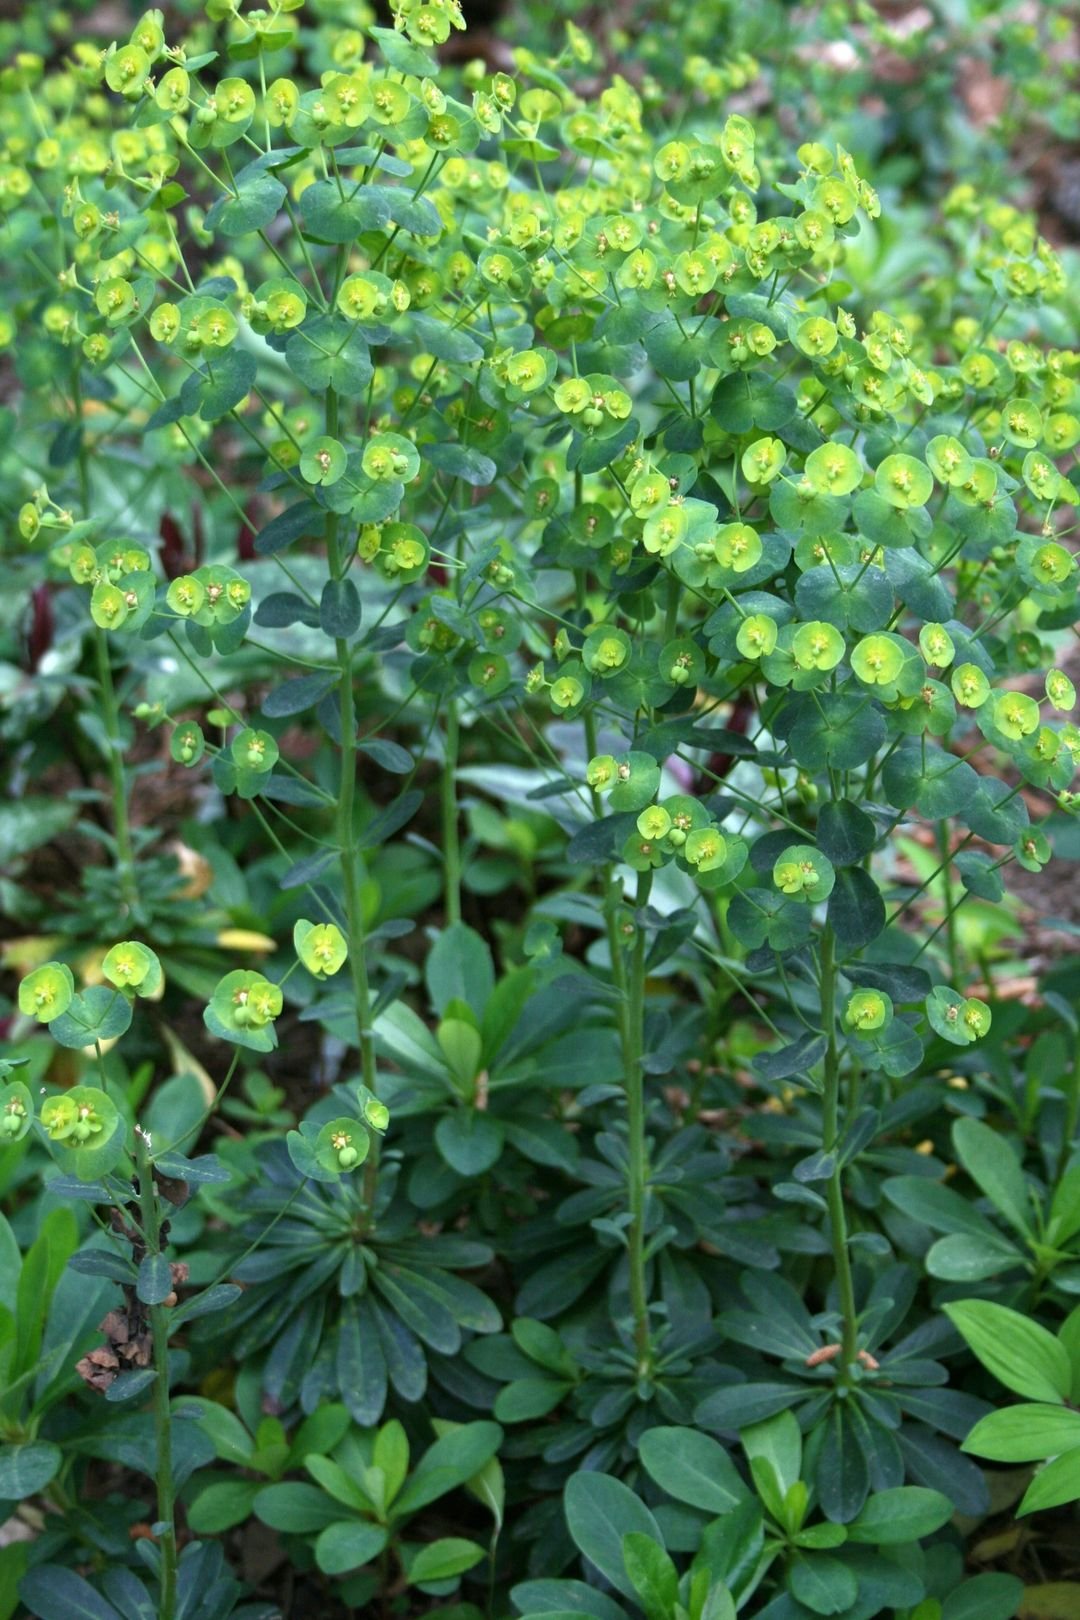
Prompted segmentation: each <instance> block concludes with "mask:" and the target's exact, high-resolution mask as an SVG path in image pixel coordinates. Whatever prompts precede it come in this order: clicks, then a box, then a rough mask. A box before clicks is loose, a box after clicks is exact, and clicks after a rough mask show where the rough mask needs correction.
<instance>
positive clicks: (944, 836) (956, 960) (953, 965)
mask: <svg viewBox="0 0 1080 1620" xmlns="http://www.w3.org/2000/svg"><path fill="white" fill-rule="evenodd" d="M937 839H938V854H939V855H940V856H941V868H940V871H941V892H942V898H943V900H944V902H945V949H946V952H947V953H948V957H949V974H950V976H951V978H952V982H953V984H959V982H960V955H959V951H958V948H957V938H956V904H955V902H954V900H953V886H952V878H951V876H950V874H949V862H950V861H951V859H952V853H951V851H950V849H949V823H948V822H947V821H939V822H938V830H937Z"/></svg>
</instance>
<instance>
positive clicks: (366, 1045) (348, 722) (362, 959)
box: [326, 388, 379, 1220]
mask: <svg viewBox="0 0 1080 1620" xmlns="http://www.w3.org/2000/svg"><path fill="white" fill-rule="evenodd" d="M326 431H327V433H328V435H330V437H332V438H336V437H337V431H338V397H337V394H336V392H335V391H334V389H332V388H328V389H327V391H326ZM326 549H327V558H328V561H329V563H330V572H331V574H332V575H333V577H334V579H341V578H343V576H344V574H345V571H346V566H347V563H346V558H345V556H344V552H343V549H342V544H341V534H340V526H339V522H338V514H337V513H336V512H330V513H329V514H328V516H327V520H326ZM334 650H335V654H336V657H337V665H338V701H339V704H340V707H341V782H340V787H339V791H338V805H337V818H336V820H337V824H336V839H337V847H338V863H339V866H340V870H341V884H342V889H343V891H344V899H345V934H346V940H347V943H348V947H349V973H350V975H351V977H352V987H353V1000H354V1001H355V1003H356V1027H357V1031H358V1036H359V1044H360V1062H361V1069H362V1073H363V1078H364V1085H365V1086H366V1087H367V1089H368V1090H369V1091H371V1092H375V1090H376V1079H377V1076H376V1069H375V1036H374V1034H373V1032H372V1029H371V1023H370V1018H371V985H370V982H369V980H368V970H367V940H366V938H365V934H364V916H363V907H362V904H361V899H360V872H359V867H358V864H357V858H356V827H355V819H354V811H355V805H356V704H355V700H354V696H353V670H352V652H351V650H350V647H349V643H348V639H347V638H346V637H344V636H337V637H335V640H334ZM378 1167H379V1139H378V1137H377V1136H376V1135H375V1134H374V1133H372V1137H371V1148H370V1150H369V1153H368V1157H367V1160H366V1162H365V1165H364V1199H365V1202H366V1204H367V1209H368V1218H369V1220H371V1219H372V1218H373V1211H374V1204H375V1188H376V1183H377V1180H378Z"/></svg>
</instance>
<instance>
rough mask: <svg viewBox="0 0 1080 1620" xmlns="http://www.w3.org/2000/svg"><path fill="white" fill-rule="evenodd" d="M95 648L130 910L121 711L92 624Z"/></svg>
mask: <svg viewBox="0 0 1080 1620" xmlns="http://www.w3.org/2000/svg"><path fill="white" fill-rule="evenodd" d="M94 649H95V652H96V655H97V670H98V686H99V687H100V689H101V713H102V718H103V720H104V722H105V735H106V738H107V739H108V744H109V750H108V766H109V782H110V785H111V788H112V812H113V837H114V838H115V839H116V856H117V863H118V865H119V868H120V894H121V897H122V898H123V901H124V904H125V905H126V906H127V907H128V909H129V910H130V909H131V907H133V906H136V905H137V904H138V901H139V891H138V886H137V884H136V882H135V855H134V851H133V849H132V847H131V823H130V822H129V820H128V806H127V783H126V781H125V779H124V750H123V743H122V741H121V738H120V712H119V709H118V707H117V703H116V688H115V687H114V685H113V678H112V664H111V662H110V660H109V638H108V636H107V635H106V634H105V631H104V630H102V629H101V627H100V626H99V625H95V626H94Z"/></svg>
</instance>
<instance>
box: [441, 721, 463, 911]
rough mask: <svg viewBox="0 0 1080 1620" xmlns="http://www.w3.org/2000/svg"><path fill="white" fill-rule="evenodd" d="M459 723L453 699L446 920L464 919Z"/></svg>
mask: <svg viewBox="0 0 1080 1620" xmlns="http://www.w3.org/2000/svg"><path fill="white" fill-rule="evenodd" d="M459 738H460V726H459V722H458V707H457V703H456V702H455V700H454V699H453V698H450V699H449V701H448V703H447V709H446V744H445V748H444V751H443V772H442V787H441V796H442V832H443V888H444V891H445V902H446V920H447V922H448V923H456V922H460V921H461V845H460V842H459V837H458V802H457V764H458V742H459Z"/></svg>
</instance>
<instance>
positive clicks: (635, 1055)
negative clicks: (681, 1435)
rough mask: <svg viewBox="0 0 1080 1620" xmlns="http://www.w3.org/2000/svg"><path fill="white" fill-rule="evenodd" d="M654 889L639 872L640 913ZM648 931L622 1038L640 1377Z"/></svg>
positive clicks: (643, 1362)
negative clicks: (643, 1057) (646, 947)
mask: <svg viewBox="0 0 1080 1620" xmlns="http://www.w3.org/2000/svg"><path fill="white" fill-rule="evenodd" d="M651 888H652V872H642V873H640V874H639V876H638V883H637V907H638V910H639V911H640V910H641V909H642V908H643V907H644V906H645V904H646V902H647V901H648V898H649V890H650V889H651ZM645 933H646V931H645V926H644V923H643V922H642V921H641V920H640V918H639V919H638V920H637V922H636V924H635V932H634V948H633V951H632V953H631V957H630V975H629V984H628V987H627V1003H626V1025H625V1034H624V1040H623V1054H624V1057H625V1061H626V1125H627V1134H628V1137H629V1143H628V1146H629V1178H628V1181H629V1185H628V1195H629V1205H630V1231H629V1240H630V1241H629V1260H630V1309H631V1311H632V1313H633V1317H634V1346H635V1349H636V1351H637V1357H638V1370H639V1372H641V1373H644V1372H645V1371H647V1369H648V1363H649V1298H648V1291H647V1289H646V1286H645V1188H646V1181H647V1177H648V1165H647V1162H646V1152H645V1072H644V1070H643V1069H642V1066H641V1059H642V1056H643V1055H644V1050H645Z"/></svg>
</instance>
